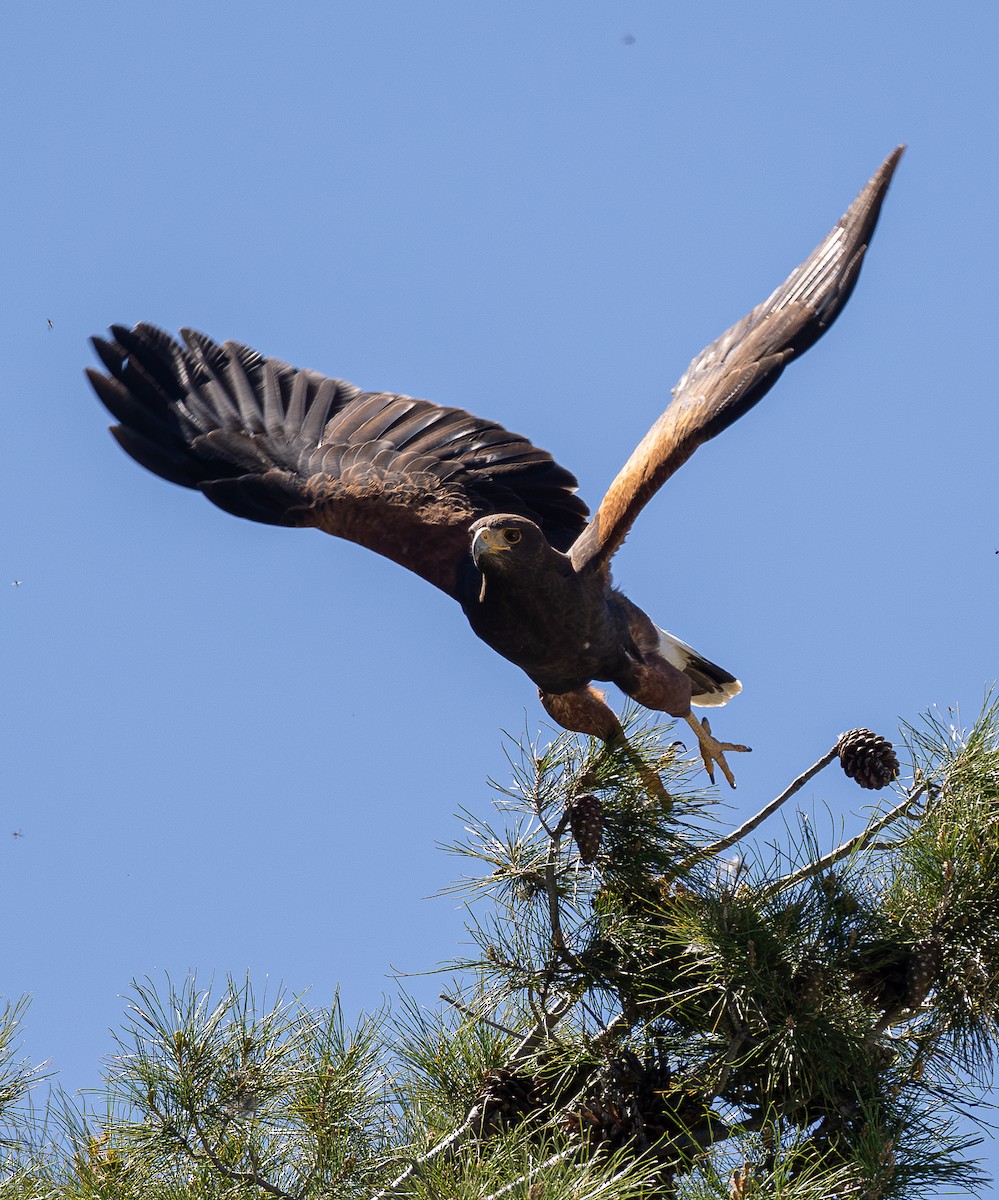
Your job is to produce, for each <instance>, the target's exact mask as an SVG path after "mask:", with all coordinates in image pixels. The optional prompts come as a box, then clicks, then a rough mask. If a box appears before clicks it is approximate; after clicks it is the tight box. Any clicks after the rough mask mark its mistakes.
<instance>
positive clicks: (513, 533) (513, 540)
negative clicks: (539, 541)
mask: <svg viewBox="0 0 999 1200" xmlns="http://www.w3.org/2000/svg"><path fill="white" fill-rule="evenodd" d="M503 536H504V537H505V538H506V540H507V541H508V542H509V543H510V545H511V546H516V544H517V543H518V542H519V541H520V539H521V538H522V537H523V536H524V535H523V534H522V533H521V532H520V530H519V529H504V530H503Z"/></svg>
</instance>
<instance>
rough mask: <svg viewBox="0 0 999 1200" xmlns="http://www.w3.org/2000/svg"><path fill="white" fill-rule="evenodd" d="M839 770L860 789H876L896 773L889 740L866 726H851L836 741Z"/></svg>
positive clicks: (896, 767) (896, 762)
mask: <svg viewBox="0 0 999 1200" xmlns="http://www.w3.org/2000/svg"><path fill="white" fill-rule="evenodd" d="M836 753H837V754H838V755H839V761H840V764H841V765H842V767H843V770H844V771H845V772H846V773H847V775H849V777H850V778H851V779H854V780H856V782H857V783H859V784H860V786H861V787H862V788H870V789H871V790H872V791H879V790H880V789H881V788H884V787H887V786H888V784H889V783H891V781H892V780H893V779H894V778H895V777H896V776H897V775H898V759H897V758H896V757H895V751H894V750H893V749H892V745H891V742H889V741H888V740H887V739H886V738H883V737H881V736H879V735H878V734H876V733H873V732H872V731H871V730H870V729H851V730H850V731H849V733H844V734H842V735H841V736H840V739H839V741H838V742H837V743H836Z"/></svg>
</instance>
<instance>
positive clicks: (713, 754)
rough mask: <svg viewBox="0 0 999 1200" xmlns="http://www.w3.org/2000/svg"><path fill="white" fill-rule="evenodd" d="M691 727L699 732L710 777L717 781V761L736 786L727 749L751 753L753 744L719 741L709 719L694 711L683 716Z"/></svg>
mask: <svg viewBox="0 0 999 1200" xmlns="http://www.w3.org/2000/svg"><path fill="white" fill-rule="evenodd" d="M683 719H684V720H685V721H686V722H687V724H688V725H689V726H690V728H691V729H692V730H693V731H694V733H696V734H697V741H698V743H699V745H700V748H701V758H702V759H704V769H705V771H707V773H708V778H709V779H710V780H711V782H712V783H714V781H715V766H714V765H715V763H717V764H718V766H719V767H721V770H722V774H723V775H724V776H725V778H726V779H727V780H728V782H729V786H730V787H735V776H734V775H733V774H732V768H731V767H730V766H729V765H728V763H727V762H726V761H725V751H726V750H732V751H734V752H738V753H740V754H749V753H750V751H751V750H752V747H751V746H740V745H738V744H736V743H735V742H719V741H718V739H717V738H714V737H712V736H711V726H710V725H709V724H708V719H707V717H705V718H704V719H703V720H698V719H697V717H695V716H694V714H693V713H692V712H688V713H686V714H685V716H684V718H683Z"/></svg>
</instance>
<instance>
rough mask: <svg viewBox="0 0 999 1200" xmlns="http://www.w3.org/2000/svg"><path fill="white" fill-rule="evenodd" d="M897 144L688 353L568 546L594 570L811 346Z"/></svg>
mask: <svg viewBox="0 0 999 1200" xmlns="http://www.w3.org/2000/svg"><path fill="white" fill-rule="evenodd" d="M904 149H905V147H904V146H899V148H898V149H897V150H895V151H893V152H892V153H891V154H890V155H889V156H888V157H887V158H886V159H885V161H884V162H883V163H882V164H881V167H880V168H879V170H878V172H877V173H876V174H875V175H874V177H873V178H872V179H871V181H870V182H869V183H868V184H867V186H866V187H865V188H864V190H863V191H862V192H861V193H860V195H859V196H858V197H857V198H856V200H854V202H853V204H851V205H850V207H849V209H848V210H847V211H846V213H845V214H844V215H843V217H842V218H841V219H840V221H839V223H838V224H837V225H836V227H835V228H834V229H833V230H832V231H831V232H830V234H829V235H828V237H826V238H825V240H824V241H823V242H821V243H820V245H819V246H817V247H816V249H815V250H814V251H813V252H812V254H811V255H810V256H809V257H808V258H807V259H806V260H805V261H804V262H803V263H802V264H801V266H800V267H798V268H796V270H794V271H792V272H791V274H790V275H789V276H788V278H787V279H786V280H785V281H784V283H782V284H781V285H780V287H779V288H778V289H777V290H776V291H775V292H774V293H773V294H772V295H771V296H770V297H768V298H767V299H766V300H764V301H763V303H762V304H760V305H758V306H757V307H756V308H754V309H753V311H752V312H751V313H750V314H749V315H748V316H746V317H743V319H742V320H741V321H739V322H738V323H737V324H735V325H733V326H732V328H731V329H729V330H728V331H727V332H725V333H723V334H722V335H721V337H720V338H718V340H717V341H714V342H712V343H711V345H710V346H708V347H707V348H706V349H705V350H702V351H701V353H700V354H699V355H698V356H697V358H695V359H694V361H693V362H692V363H691V364H690V366H689V367H688V368H687V370H686V372H685V373H684V375H683V378H682V379H681V380H680V382H679V383H678V384H677V385H676V387H675V388H674V389H673V399H672V401H671V402H670V404H669V406H668V407H667V408H666V411H665V412H664V413H663V414H662V416H661V417H660V418H659V420H658V421H656V423H655V424H654V425H653V426H652V428H651V429H650V430H649V432H648V433H647V434H646V435H645V437H644V438H643V439H642V441H641V442H640V443H639V445H638V447H637V449H636V450H635V452H634V453H633V454H632V456H631V457H630V458H629V459H628V461H627V462H626V463H625V465H624V466H623V467H622V469H621V471H620V472H619V473H618V475H617V478H616V479H615V480H614V482H613V483H612V484H611V485H610V488H609V489H608V491H607V495H606V496H604V498H603V500H602V501H601V502H600V507H599V508H598V509H597V511H596V513H595V515H594V516H593V519H592V520H591V521H590V523H589V525H587V527H586V528H585V529H584V530H583V532H582V534H580V536H579V539H578V540H577V542H576V543H575V545H574V546H573V547H572V550H571V551H570V554H571V557H572V562H573V565H574V566H575V568H576V569H577V570H578V571H593V570H600V569H602V568H604V567H606V566H607V564H608V563H609V562H610V559H611V556H612V555H613V554H614V552H615V551H616V550H617V549H618V547H619V546H620V545H621V543H622V542H623V541H624V539H625V537H626V536H627V534H628V531H629V530H630V529H631V526H632V524H633V523H634V521H635V518H636V517H637V516H638V514H639V513H640V512H641V511H642V509H643V508H644V506H645V505H646V504H647V503H648V501H649V500H650V499H651V498H652V496H653V495H654V494H655V493H656V491H658V489H659V488H660V487H661V486H662V485H663V484H664V483H665V482H666V480H667V479H668V478H669V477H670V476H671V475H672V474H673V472H674V471H675V470H676V469H677V468H678V467H679V466H681V465H682V464H683V463H684V462H685V461H686V460H687V459H688V458H689V457H690V456H691V454H693V453H694V451H695V450H696V449H697V447H698V446H700V445H702V443H704V442H706V441H708V440H709V439H710V438H713V437H714V436H715V435H716V434H718V433H721V431H722V430H723V429H725V428H727V427H728V426H729V425H731V424H732V422H733V421H735V420H737V419H738V418H739V417H741V416H742V414H743V413H745V412H748V411H749V409H750V408H752V407H753V405H754V404H756V402H757V401H758V400H760V399H762V398H763V396H765V395H766V393H767V392H768V391H769V390H770V388H772V387H773V385H774V384H775V383H776V382H777V379H778V377H779V376H780V373H781V371H783V370H784V368H785V366H787V364H788V362H790V361H791V359H792V358H794V357H795V356H797V355H801V354H804V352H805V351H806V350H807V349H808V348H809V347H810V346H811V345H813V344H814V343H815V342H816V341H818V339H819V338H820V337H821V336H822V334H823V333H825V331H826V330H827V329H828V328H829V326H830V325H831V324H832V323H833V321H834V320H835V319H836V317H837V316H838V315H839V314H840V312H841V311H842V309H843V306H844V305H845V304H846V302H847V300H848V299H849V298H850V293H851V292H852V291H853V288H854V285H855V284H856V282H857V277H858V275H859V274H860V266H861V263H862V262H863V260H864V254H865V252H866V251H867V246H868V243H869V241H870V238H871V235H872V233H873V232H874V227H875V225H876V224H877V220H878V214H879V213H880V211H881V204H882V202H883V201H884V198H885V194H886V192H887V191H888V184H889V183H890V182H891V177H892V174H893V173H894V171H895V168H896V166H897V165H898V161H899V159H900V158H901V157H902V152H903V150H904Z"/></svg>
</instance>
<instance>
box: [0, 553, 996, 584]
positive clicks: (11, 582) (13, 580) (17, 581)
mask: <svg viewBox="0 0 999 1200" xmlns="http://www.w3.org/2000/svg"><path fill="white" fill-rule="evenodd" d="M996 553H997V554H999V551H996ZM10 586H11V587H20V586H21V580H20V579H12V580H11V581H10Z"/></svg>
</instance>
